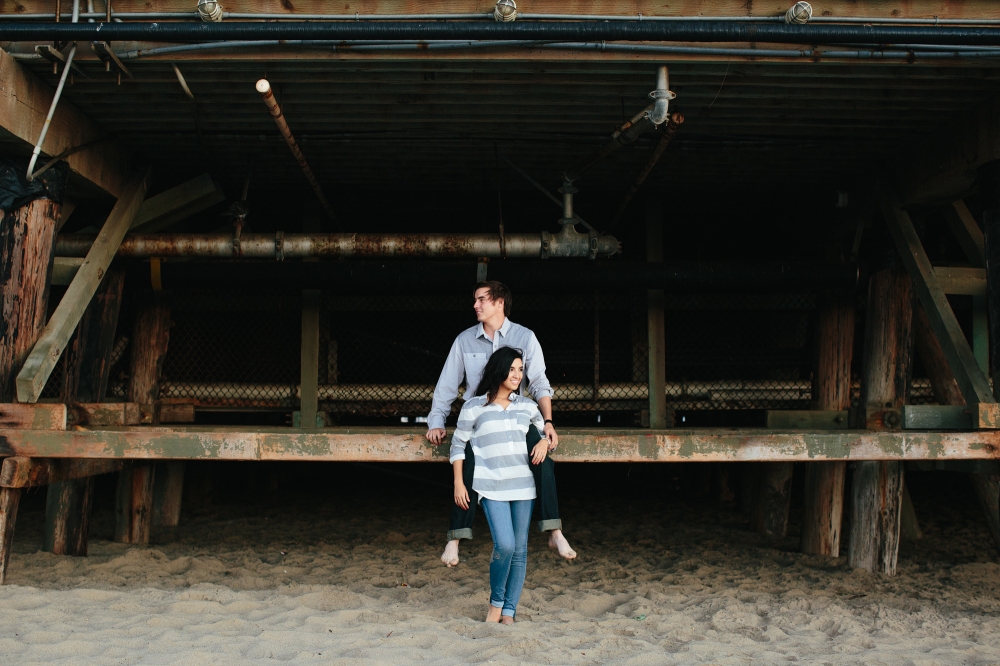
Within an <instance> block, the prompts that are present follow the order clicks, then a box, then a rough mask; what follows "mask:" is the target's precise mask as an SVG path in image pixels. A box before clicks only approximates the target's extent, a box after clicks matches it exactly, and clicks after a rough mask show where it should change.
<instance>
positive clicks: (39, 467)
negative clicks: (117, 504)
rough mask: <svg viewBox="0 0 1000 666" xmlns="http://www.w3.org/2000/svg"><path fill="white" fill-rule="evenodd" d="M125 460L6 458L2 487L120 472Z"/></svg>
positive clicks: (0, 475)
mask: <svg viewBox="0 0 1000 666" xmlns="http://www.w3.org/2000/svg"><path fill="white" fill-rule="evenodd" d="M123 463H124V461H123V460H114V459H107V458H103V459H100V460H88V459H86V458H78V459H75V460H72V459H71V460H60V459H53V458H25V457H23V456H14V457H13V458H6V459H4V461H3V466H2V467H0V488H31V487H34V486H46V485H48V484H50V483H55V482H57V481H71V480H72V479H83V478H85V477H88V476H95V475H97V474H108V473H110V472H117V471H118V470H120V469H121V468H122V464H123Z"/></svg>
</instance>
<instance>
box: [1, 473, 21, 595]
mask: <svg viewBox="0 0 1000 666" xmlns="http://www.w3.org/2000/svg"><path fill="white" fill-rule="evenodd" d="M20 502H21V489H20V488H0V585H3V584H4V583H5V582H7V567H8V565H9V564H10V549H11V545H12V544H13V543H14V525H15V523H16V522H17V505H18V504H19V503H20Z"/></svg>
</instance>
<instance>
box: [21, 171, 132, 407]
mask: <svg viewBox="0 0 1000 666" xmlns="http://www.w3.org/2000/svg"><path fill="white" fill-rule="evenodd" d="M148 176H149V170H148V169H147V170H143V172H142V173H141V174H139V175H137V176H136V177H135V178H133V179H132V180H131V181H130V182H129V183H128V185H126V186H125V188H124V190H123V191H122V196H121V197H120V198H119V199H118V202H117V203H116V204H115V207H114V208H113V209H112V210H111V214H110V215H109V216H108V219H107V221H106V222H105V223H104V226H103V227H102V228H101V232H100V233H99V234H98V236H97V240H95V241H94V245H93V247H91V248H90V251H89V252H88V253H87V258H86V259H85V260H84V262H83V265H82V266H80V270H78V271H77V273H76V275H75V276H74V277H73V282H72V283H70V285H69V287H67V288H66V294H65V295H64V296H63V298H62V300H61V301H60V302H59V305H58V306H57V307H56V310H55V312H54V313H53V314H52V318H51V319H50V320H49V322H48V323H47V324H46V325H45V328H44V329H42V333H41V335H40V336H39V338H38V341H37V342H36V343H35V346H34V347H33V348H32V350H31V354H29V355H28V358H27V360H26V361H25V363H24V367H22V368H21V371H20V372H19V373H18V375H17V398H18V401H20V402H36V401H37V400H38V397H39V395H41V392H42V388H43V387H44V386H45V382H46V380H48V378H49V375H50V374H52V370H53V368H55V365H56V362H57V361H58V360H59V357H60V356H61V355H62V353H63V350H64V349H65V347H66V343H67V342H69V338H70V336H71V335H73V331H74V330H75V329H76V326H77V324H78V323H79V322H80V318H81V317H82V316H83V312H84V310H86V308H87V306H88V305H89V304H90V300H91V298H93V296H94V292H96V291H97V287H98V285H99V284H100V282H101V280H102V279H103V278H104V274H105V273H106V272H107V270H108V267H109V266H110V265H111V261H112V260H113V259H114V256H115V252H116V251H117V250H118V246H119V245H120V244H121V241H122V238H124V237H125V233H126V232H127V231H128V227H129V225H130V224H131V223H132V220H133V219H134V218H135V214H136V212H137V211H138V209H139V205H140V204H141V203H142V199H143V197H144V196H145V194H146V180H147V177H148ZM50 261H51V260H50Z"/></svg>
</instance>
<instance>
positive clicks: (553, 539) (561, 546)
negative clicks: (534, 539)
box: [445, 530, 576, 560]
mask: <svg viewBox="0 0 1000 666" xmlns="http://www.w3.org/2000/svg"><path fill="white" fill-rule="evenodd" d="M549 548H555V549H556V550H558V551H559V556H560V557H565V558H566V559H567V560H573V559H576V551H575V550H573V549H572V548H570V545H569V541H566V537H564V536H563V533H562V530H552V531H551V532H549ZM445 552H448V551H447V550H446V551H445ZM456 552H457V550H456ZM456 557H457V555H456Z"/></svg>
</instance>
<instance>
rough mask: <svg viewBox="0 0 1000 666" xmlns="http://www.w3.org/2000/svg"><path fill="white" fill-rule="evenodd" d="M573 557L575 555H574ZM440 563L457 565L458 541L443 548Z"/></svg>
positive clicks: (451, 565)
mask: <svg viewBox="0 0 1000 666" xmlns="http://www.w3.org/2000/svg"><path fill="white" fill-rule="evenodd" d="M563 541H565V539H563ZM567 547H568V544H567ZM573 556H574V557H575V556H576V553H574V554H573ZM441 561H442V562H444V563H445V564H446V565H448V566H449V567H453V566H457V565H458V539H454V540H452V541H449V542H448V545H447V546H445V547H444V552H443V553H441Z"/></svg>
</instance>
